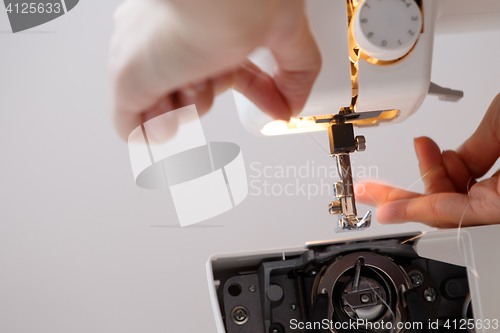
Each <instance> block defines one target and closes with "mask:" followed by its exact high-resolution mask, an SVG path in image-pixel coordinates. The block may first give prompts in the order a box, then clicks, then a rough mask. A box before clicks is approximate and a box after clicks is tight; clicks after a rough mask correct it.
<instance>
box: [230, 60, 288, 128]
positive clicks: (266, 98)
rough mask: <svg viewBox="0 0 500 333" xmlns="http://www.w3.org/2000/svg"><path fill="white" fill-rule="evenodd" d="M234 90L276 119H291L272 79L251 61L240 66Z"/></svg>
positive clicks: (235, 77) (236, 74) (235, 78)
mask: <svg viewBox="0 0 500 333" xmlns="http://www.w3.org/2000/svg"><path fill="white" fill-rule="evenodd" d="M233 88H234V89H235V90H236V91H238V92H240V93H242V94H243V95H245V96H246V97H247V98H248V99H249V100H251V101H252V102H253V103H254V104H255V105H256V106H257V107H258V108H259V109H261V110H262V111H264V112H265V113H267V114H269V115H270V116H271V117H273V118H274V119H281V120H286V121H288V120H289V119H290V110H289V108H288V105H287V103H286V101H285V99H284V98H283V95H282V94H281V92H280V91H279V90H278V88H277V86H276V84H275V82H274V80H273V79H272V77H271V76H269V75H268V74H267V73H266V72H264V71H262V70H261V69H260V68H259V67H257V66H256V65H255V64H253V63H251V62H250V61H245V62H244V63H241V64H240V67H239V68H238V69H237V71H236V73H235V76H234V83H233Z"/></svg>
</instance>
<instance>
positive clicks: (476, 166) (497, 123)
mask: <svg viewBox="0 0 500 333" xmlns="http://www.w3.org/2000/svg"><path fill="white" fill-rule="evenodd" d="M415 151H416V153H417V158H418V160H419V162H420V164H419V167H420V173H421V175H422V179H423V181H424V184H425V194H419V193H414V192H409V191H405V190H402V189H398V188H393V187H390V186H385V185H380V184H376V183H368V182H366V183H361V184H359V185H358V186H360V187H363V188H359V189H358V191H357V193H362V192H364V193H362V194H361V195H358V196H357V197H356V199H357V200H358V201H359V202H361V203H366V204H371V205H377V206H379V208H378V211H377V220H378V221H379V222H380V223H401V222H423V223H425V224H428V225H430V226H433V227H438V228H447V227H458V226H459V224H460V223H462V224H463V225H464V226H473V225H484V224H495V223H500V177H499V173H500V170H499V171H497V172H496V173H495V174H494V175H493V176H492V177H491V178H488V179H485V180H482V181H480V182H476V179H477V178H480V177H482V176H483V175H484V174H485V173H486V172H488V170H489V169H490V168H491V167H492V166H493V164H494V163H495V162H496V160H497V159H498V157H499V156H500V94H499V95H497V96H496V98H495V99H494V100H493V102H492V103H491V105H490V107H489V108H488V111H487V112H486V115H485V117H484V118H483V120H482V122H481V124H480V125H479V127H478V129H477V130H476V132H475V133H474V134H473V135H472V136H471V137H470V138H469V139H468V140H467V141H465V143H464V144H463V145H462V146H461V147H460V148H458V149H457V150H456V151H452V150H446V151H443V152H441V150H440V149H439V147H438V146H437V144H436V143H435V142H434V141H432V140H431V139H429V138H427V137H421V138H417V139H415Z"/></svg>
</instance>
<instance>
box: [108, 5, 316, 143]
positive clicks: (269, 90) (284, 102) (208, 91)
mask: <svg viewBox="0 0 500 333" xmlns="http://www.w3.org/2000/svg"><path fill="white" fill-rule="evenodd" d="M114 21H115V31H114V35H113V37H112V41H111V50H110V59H109V66H110V72H111V80H112V89H113V118H114V122H115V125H116V128H117V130H118V133H119V134H120V136H121V137H122V138H123V139H127V137H128V135H129V133H130V132H131V131H132V130H133V129H135V128H136V127H137V126H139V125H141V124H142V123H144V122H145V121H147V120H149V119H152V118H154V117H156V116H158V115H160V114H163V113H165V112H168V111H171V110H174V109H177V108H180V107H182V106H186V105H191V104H196V107H197V110H198V113H199V114H200V115H201V114H203V113H205V112H206V111H207V110H208V109H209V108H210V106H211V104H212V102H213V98H214V96H215V95H217V94H219V93H221V92H223V91H224V90H226V89H227V88H229V87H231V86H232V87H233V88H234V89H235V90H237V91H239V92H241V93H242V94H244V95H245V96H247V97H248V98H249V99H250V100H251V101H252V102H253V103H255V104H256V105H257V106H258V107H259V108H260V109H262V110H263V111H264V112H266V113H268V114H269V115H270V116H272V117H273V118H275V119H283V120H288V119H289V118H290V116H292V115H296V114H297V113H299V112H300V111H301V110H302V108H303V106H304V104H305V102H306V100H307V97H308V95H309V92H310V90H311V88H312V85H313V83H314V80H315V79H316V77H317V75H318V73H319V70H320V67H321V56H320V53H319V50H318V48H317V45H316V43H315V41H314V39H313V37H312V35H311V33H310V31H309V27H308V22H307V17H306V15H305V12H304V2H303V0H294V1H287V0H252V1H234V0H128V1H126V2H125V3H123V4H122V5H121V6H120V7H119V8H118V9H117V11H116V12H115V17H114ZM257 46H267V47H269V48H270V49H271V51H272V53H273V55H274V57H275V58H276V61H277V68H276V70H275V72H274V76H273V77H271V76H269V75H268V74H266V73H265V72H263V71H261V70H260V69H259V68H258V67H257V66H255V65H254V64H252V63H251V62H250V61H248V60H247V59H246V57H247V55H248V54H249V53H251V52H252V51H253V50H254V49H255V48H256V47H257ZM162 119H164V120H165V122H164V123H160V122H155V124H151V125H152V126H156V127H157V128H155V129H151V131H152V132H153V133H154V137H155V139H158V140H159V141H164V140H165V139H168V137H170V136H172V135H173V134H175V131H176V129H177V122H176V119H175V118H173V117H170V119H168V117H162ZM149 134H150V128H148V135H149Z"/></svg>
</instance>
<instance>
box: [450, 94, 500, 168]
mask: <svg viewBox="0 0 500 333" xmlns="http://www.w3.org/2000/svg"><path fill="white" fill-rule="evenodd" d="M457 152H458V154H459V155H460V158H461V159H462V161H463V162H464V163H465V165H466V166H467V169H469V171H470V173H471V174H472V175H473V176H474V177H475V178H480V177H481V176H483V175H484V174H485V173H486V172H487V171H488V170H489V169H490V168H491V167H492V166H493V164H494V163H495V161H496V160H497V159H498V157H499V156H500V94H499V95H497V96H496V97H495V99H493V102H491V104H490V107H489V108H488V111H487V112H486V114H485V116H484V118H483V120H482V121H481V124H479V127H478V128H477V129H476V131H475V132H474V134H472V136H471V137H470V138H469V139H468V140H467V141H465V142H464V143H463V144H462V145H461V146H460V147H459V148H458V149H457Z"/></svg>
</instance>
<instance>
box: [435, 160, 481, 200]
mask: <svg viewBox="0 0 500 333" xmlns="http://www.w3.org/2000/svg"><path fill="white" fill-rule="evenodd" d="M442 158H443V165H444V167H445V169H446V173H447V174H448V178H449V179H450V180H451V182H452V183H453V186H455V189H456V190H457V191H458V192H460V193H467V192H468V189H469V188H470V187H471V186H472V185H474V184H475V183H476V181H475V179H473V177H472V175H471V174H470V172H469V169H467V166H466V165H465V163H464V162H463V161H462V159H461V158H460V155H458V153H457V152H455V151H453V150H445V151H443V154H442Z"/></svg>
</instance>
